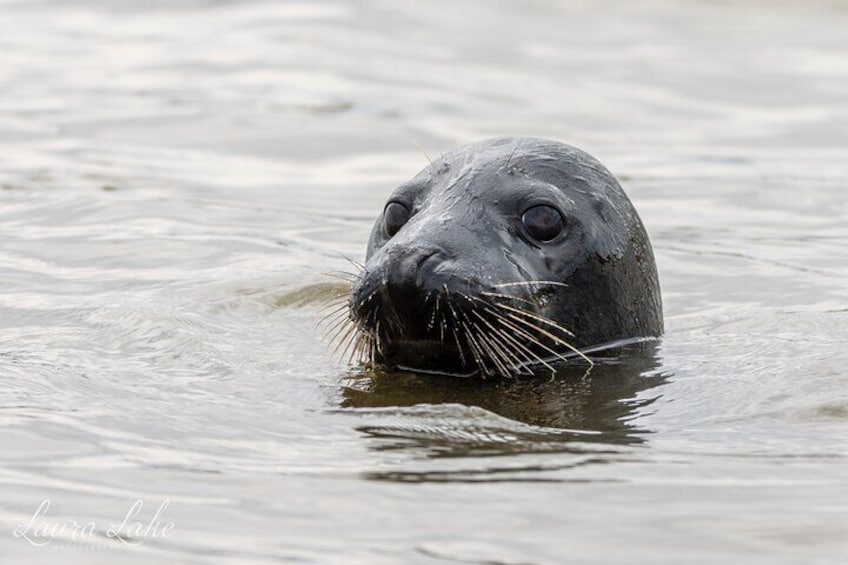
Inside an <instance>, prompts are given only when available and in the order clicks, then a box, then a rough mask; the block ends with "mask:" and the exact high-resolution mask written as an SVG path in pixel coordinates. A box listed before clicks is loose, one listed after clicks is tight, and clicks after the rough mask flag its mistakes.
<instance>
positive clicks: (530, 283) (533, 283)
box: [492, 281, 568, 288]
mask: <svg viewBox="0 0 848 565" xmlns="http://www.w3.org/2000/svg"><path fill="white" fill-rule="evenodd" d="M492 286H493V287H495V288H502V287H506V286H561V287H563V288H568V285H567V284H565V283H561V282H558V281H516V282H508V283H501V284H496V285H492Z"/></svg>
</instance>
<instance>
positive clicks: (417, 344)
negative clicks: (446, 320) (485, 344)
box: [383, 339, 473, 376]
mask: <svg viewBox="0 0 848 565" xmlns="http://www.w3.org/2000/svg"><path fill="white" fill-rule="evenodd" d="M464 355H467V354H466V353H461V352H460V351H459V350H458V349H457V348H456V346H454V345H451V344H447V343H444V342H441V341H439V340H437V339H398V340H395V341H393V342H392V343H391V345H390V346H389V347H388V348H387V351H385V352H384V353H383V362H384V363H385V364H386V365H388V366H390V367H393V368H396V369H399V370H402V371H412V372H416V373H426V374H443V375H454V376H456V375H459V374H460V373H458V372H457V371H456V368H457V367H461V366H463V365H465V358H464ZM468 374H469V375H471V374H473V372H470V373H468ZM462 376H464V374H463V375H462Z"/></svg>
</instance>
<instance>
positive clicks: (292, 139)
mask: <svg viewBox="0 0 848 565" xmlns="http://www.w3.org/2000/svg"><path fill="white" fill-rule="evenodd" d="M637 5H638V7H637ZM496 135H535V136H544V137H551V138H554V139H558V140H561V141H564V142H567V143H571V144H574V145H578V146H580V147H582V148H584V149H586V150H588V151H589V152H591V153H593V154H594V155H596V156H597V157H598V158H599V159H600V160H601V161H603V162H604V163H605V164H606V165H607V166H608V167H609V168H610V169H611V170H612V171H613V172H614V173H615V174H616V175H617V176H618V177H619V178H620V179H621V181H622V184H623V185H624V187H625V189H626V190H627V192H628V193H629V194H630V196H631V198H632V200H633V201H634V203H635V205H636V206H637V208H638V209H639V211H640V213H641V215H642V218H643V220H644V222H645V224H646V225H647V227H648V231H649V233H650V235H651V237H652V240H653V242H654V248H655V252H656V255H657V263H658V267H659V271H660V277H661V281H662V286H663V292H664V301H665V313H666V322H667V334H666V336H665V338H664V340H663V341H662V343H661V344H660V345H659V346H658V348H657V349H656V351H655V352H654V355H653V356H651V357H649V358H647V359H644V358H643V359H642V360H641V361H639V362H635V361H632V360H631V361H626V360H625V361H622V362H621V363H619V364H611V365H604V366H599V367H598V368H597V371H593V372H592V373H591V374H590V375H588V376H586V377H580V376H577V377H574V378H570V377H565V378H560V379H553V380H551V379H547V378H542V379H524V380H520V381H516V382H500V383H498V382H489V383H482V384H481V383H473V384H472V383H468V382H467V381H460V380H452V379H436V378H434V379H427V378H420V377H418V378H416V377H411V376H403V375H369V374H363V373H362V371H358V370H356V369H348V368H346V367H345V366H344V365H342V364H340V363H339V362H338V361H337V359H336V358H334V357H333V356H331V355H330V353H329V352H328V349H327V348H326V347H325V346H324V345H323V344H322V343H321V341H320V337H321V335H320V331H317V330H316V329H315V325H316V322H317V320H318V319H319V318H320V316H321V314H320V310H321V306H320V301H319V300H318V298H320V296H321V295H322V294H326V292H325V291H326V288H327V286H326V285H327V284H328V279H327V278H325V277H324V276H323V275H322V273H326V272H328V271H334V270H339V269H342V270H349V269H350V265H349V264H348V263H347V261H346V259H345V258H344V257H345V256H347V257H351V258H353V259H361V258H362V257H363V255H364V247H365V242H366V240H367V236H368V233H369V231H370V226H371V223H372V221H373V218H374V216H375V215H376V214H377V213H378V212H379V210H380V209H381V208H382V206H383V203H384V199H385V198H386V196H387V195H388V194H389V193H390V191H391V190H392V189H393V188H394V186H396V185H397V184H398V183H400V182H402V181H403V180H405V179H407V178H409V177H410V176H412V175H413V174H414V173H415V172H417V171H418V170H419V169H421V168H422V167H424V166H425V165H426V164H427V157H426V156H425V153H426V154H427V155H430V156H431V157H432V156H438V155H439V154H440V152H442V151H446V150H447V149H449V148H451V147H453V146H456V145H459V144H462V143H467V142H470V141H473V140H476V139H480V138H485V137H491V136H496ZM0 186H2V190H0V242H2V243H0V273H2V276H0V426H2V432H0V560H2V562H3V563H51V562H55V563H59V562H61V563H86V564H88V563H95V564H96V563H104V564H107V563H108V564H111V563H119V562H120V563H168V562H175V563H274V562H289V561H291V562H304V563H345V564H347V563H369V564H370V563H401V562H407V563H434V564H435V563H509V564H516V563H624V562H627V563H681V562H685V563H707V562H722V563H769V564H774V563H846V562H848V369H846V366H848V348H846V344H848V284H846V280H848V222H846V219H848V5H846V4H845V3H844V2H818V3H807V2H788V1H787V2H748V3H744V4H743V3H732V2H718V3H711V4H707V3H703V2H671V1H669V2H665V1H655V2H646V3H630V2H624V1H621V2H576V1H575V2H565V1H562V2H555V1H553V0H550V1H542V0H537V1H524V2H512V3H509V2H483V1H482V0H481V1H477V2H474V1H469V0H453V1H451V2H442V1H438V2H426V3H425V2H416V3H413V2H391V1H388V0H386V1H363V2H349V3H346V2H336V3H331V2H324V1H320V2H319V1H310V2H302V3H293V2H253V1H247V0H244V1H229V2H228V1H212V0H209V1H203V0H192V1H182V2H176V1H174V0H172V1H168V2H165V1H158V0H157V1H155V2H142V1H140V0H128V1H126V2H117V1H115V2H110V1H107V0H87V1H70V0H55V1H40V0H0ZM45 503H46V506H45ZM138 504H141V506H138Z"/></svg>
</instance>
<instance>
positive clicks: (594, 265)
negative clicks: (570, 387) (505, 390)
mask: <svg viewBox="0 0 848 565" xmlns="http://www.w3.org/2000/svg"><path fill="white" fill-rule="evenodd" d="M349 316H350V319H351V321H352V322H353V324H355V328H356V330H357V340H356V345H357V346H356V347H355V348H354V349H355V350H357V349H358V350H359V351H360V352H364V353H365V355H364V356H365V358H366V359H368V360H370V361H373V362H376V363H381V364H384V365H388V366H390V367H399V368H402V369H411V370H415V371H419V372H438V373H448V374H469V373H478V374H480V375H481V376H488V375H502V376H511V375H515V374H519V373H532V372H534V371H536V370H538V369H539V368H540V367H541V368H547V369H551V370H553V365H552V364H553V363H554V362H556V361H557V360H559V361H560V362H561V361H564V360H570V359H573V358H576V357H582V358H583V359H586V358H585V355H584V354H583V350H585V349H587V348H593V347H597V346H602V345H604V344H609V343H610V342H615V341H617V340H623V339H628V338H636V339H638V338H648V337H655V336H659V335H661V334H662V331H663V322H662V305H661V299H660V289H659V283H658V279H657V271H656V266H655V264H654V257H653V252H652V250H651V245H650V242H649V241H648V236H647V234H646V232H645V228H644V226H643V225H642V222H641V220H640V219H639V216H638V214H637V213H636V210H635V209H634V208H633V205H632V204H631V202H630V200H629V199H628V198H627V196H626V195H625V194H624V191H623V190H622V189H621V187H620V186H619V184H618V182H617V181H616V180H615V178H614V177H613V176H612V175H611V174H610V172H609V171H607V169H606V168H604V166H603V165H601V164H600V163H599V162H598V161H597V160H595V159H594V158H593V157H591V156H590V155H588V154H587V153H585V152H583V151H581V150H579V149H576V148H574V147H571V146H568V145H564V144H562V143H557V142H554V141H549V140H544V139H534V138H499V139H491V140H486V141H481V142H478V143H474V144H470V145H466V146H463V147H459V148H457V149H455V150H453V151H451V152H449V153H448V154H446V155H444V157H442V158H441V159H439V160H438V161H437V162H435V163H433V164H431V165H430V166H429V167H427V168H425V169H424V170H423V171H421V172H420V173H419V174H418V175H416V176H415V177H414V178H413V179H412V180H410V181H408V182H406V183H404V184H403V185H401V186H399V187H398V188H397V189H396V190H395V191H394V193H393V194H392V195H391V196H390V198H389V200H388V202H387V204H386V206H385V208H384V210H383V213H382V214H381V215H380V217H379V218H377V221H376V222H375V224H374V228H373V230H372V232H371V237H370V240H369V242H368V250H367V255H366V263H365V265H364V269H363V270H362V272H361V273H359V274H358V275H357V277H356V280H355V283H354V285H353V289H352V292H351V295H350V299H349Z"/></svg>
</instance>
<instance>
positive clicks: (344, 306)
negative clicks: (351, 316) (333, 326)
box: [315, 301, 348, 328]
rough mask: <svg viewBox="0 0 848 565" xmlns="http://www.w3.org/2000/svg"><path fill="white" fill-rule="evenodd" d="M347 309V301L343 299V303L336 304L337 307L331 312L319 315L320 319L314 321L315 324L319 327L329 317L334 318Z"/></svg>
mask: <svg viewBox="0 0 848 565" xmlns="http://www.w3.org/2000/svg"><path fill="white" fill-rule="evenodd" d="M347 310H348V305H347V301H345V303H344V304H342V305H340V306H338V307H337V308H336V309H335V310H333V311H332V312H330V313H328V314H326V315H324V316H322V317H321V319H319V320H318V321H317V322H316V323H315V326H316V327H319V328H320V327H321V326H322V325H324V323H325V322H327V320H329V319H331V318H332V319H334V318H335V317H336V316H340V315H342V314H344V313H346V311H347Z"/></svg>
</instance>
